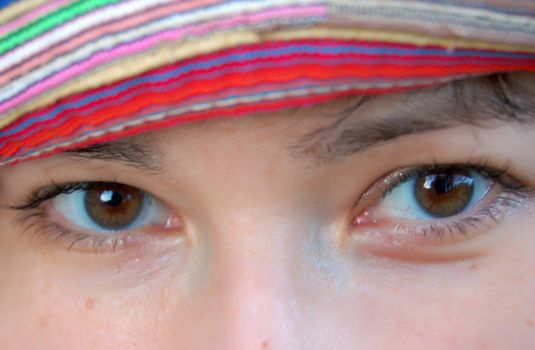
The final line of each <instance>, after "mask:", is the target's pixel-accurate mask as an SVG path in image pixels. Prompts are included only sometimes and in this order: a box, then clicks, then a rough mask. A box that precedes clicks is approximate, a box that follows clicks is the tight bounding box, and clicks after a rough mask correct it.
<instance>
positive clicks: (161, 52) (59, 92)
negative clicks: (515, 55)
mask: <svg viewBox="0 0 535 350" xmlns="http://www.w3.org/2000/svg"><path fill="white" fill-rule="evenodd" d="M322 38H329V39H341V40H344V39H346V40H349V39H353V40H354V39H362V40H372V41H381V42H394V43H405V44H414V45H436V46H441V47H445V48H451V49H454V48H461V47H462V48H467V49H493V50H500V51H525V52H535V48H534V47H526V46H517V45H506V44H496V43H489V42H481V41H474V40H467V39H448V38H436V37H432V36H423V35H416V34H414V35H412V34H406V33H396V32H386V31H376V30H369V29H356V28H329V27H308V28H303V29H292V28H288V29H284V30H278V31H271V32H257V31H254V30H235V31H227V32H218V33H215V34H212V35H211V36H209V37H204V38H195V39H193V40H187V41H182V42H171V43H164V44H161V45H159V46H158V47H156V48H155V49H153V50H151V51H148V52H143V53H141V54H139V55H135V56H130V57H128V58H126V59H123V60H119V61H115V62H111V63H110V64H106V65H103V66H101V67H99V68H98V69H96V70H93V71H89V72H87V73H86V74H83V75H80V76H77V77H76V78H75V79H73V80H72V81H69V82H68V83H66V84H64V85H62V86H60V87H58V88H56V89H52V90H51V91H48V92H47V93H46V94H43V95H39V96H37V97H36V98H34V99H32V100H30V101H29V102H27V103H25V104H23V105H21V106H19V107H17V108H14V109H12V110H10V111H9V112H8V113H6V114H4V115H3V116H1V120H0V128H3V127H4V126H6V125H8V124H10V123H11V122H13V121H15V120H16V119H17V118H19V117H20V116H22V115H24V114H26V113H28V112H30V111H33V110H37V109H39V108H42V107H46V106H48V105H51V104H53V103H54V102H56V101H58V100H59V99H61V98H64V97H67V96H69V95H72V94H76V93H79V92H83V91H87V90H89V89H92V88H97V87H99V86H103V85H106V84H111V83H113V82H116V81H119V80H122V79H125V78H129V77H133V76H136V75H139V74H142V73H144V72H146V71H149V70H151V69H154V68H157V67H161V66H163V65H166V64H170V63H173V62H177V61H181V60H185V59H188V58H191V57H195V56H200V55H204V54H209V53H212V52H216V51H219V50H223V49H228V48H233V47H238V46H242V45H249V44H255V43H260V42H264V41H272V40H278V41H287V40H295V39H322Z"/></svg>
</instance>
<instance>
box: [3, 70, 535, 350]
mask: <svg viewBox="0 0 535 350" xmlns="http://www.w3.org/2000/svg"><path fill="white" fill-rule="evenodd" d="M520 77H521V78H522V79H523V80H522V84H525V86H528V87H533V86H534V85H535V79H534V77H533V75H531V76H530V75H528V74H525V75H524V76H520ZM531 91H535V89H532V90H531ZM418 93H420V94H424V95H418ZM418 93H417V92H408V93H404V94H398V95H392V96H381V97H377V98H375V99H372V100H371V101H370V102H369V103H367V104H366V105H363V106H361V107H362V108H358V109H356V110H354V111H353V112H352V113H351V115H350V117H348V118H347V119H346V120H345V122H346V123H349V124H351V125H353V126H354V125H361V124H362V123H363V122H364V121H372V120H379V119H381V118H382V117H384V116H385V115H387V114H389V113H391V112H392V111H399V110H401V107H402V105H403V103H405V102H406V101H407V99H415V100H419V99H422V98H424V96H428V95H429V96H431V95H433V96H435V95H436V96H439V95H440V94H441V93H440V92H439V91H436V90H429V91H426V92H418ZM426 94H428V95H426ZM359 98H360V97H358V96H356V97H349V98H344V99H340V100H337V101H333V102H330V103H328V104H325V105H320V106H314V107H309V108H301V109H297V110H288V111H280V112H277V113H271V114H263V115H255V116H247V117H243V118H222V119H214V120H208V121H204V122H195V123H190V124H182V125H178V126H175V127H173V128H169V129H166V130H160V131H156V132H153V133H150V134H146V135H143V136H142V137H140V138H134V139H133V140H126V141H124V142H126V145H128V142H132V143H135V144H136V145H142V147H146V148H147V149H149V150H151V152H154V153H151V154H152V158H151V157H149V158H151V159H150V161H151V162H154V163H151V164H149V165H150V166H149V168H150V169H143V168H140V167H133V166H131V164H130V165H129V164H125V162H122V161H118V160H110V159H108V160H106V159H89V158H87V154H85V155H73V154H58V155H54V156H51V157H47V158H43V159H38V160H33V161H28V162H23V163H20V164H18V165H16V166H13V167H4V168H2V169H1V171H0V200H1V202H2V206H3V207H2V209H0V285H1V286H2V287H1V288H0V349H365V350H367V349H430V348H432V349H532V348H535V298H533V295H535V279H534V278H532V276H533V275H534V273H535V236H534V229H533V227H535V216H534V214H535V195H533V194H532V193H531V192H530V191H529V189H532V188H535V153H534V152H533V149H535V138H534V137H533V135H534V132H535V129H534V126H535V123H532V122H529V121H525V122H523V123H522V122H515V121H510V120H504V121H485V125H484V126H483V125H479V126H478V125H468V124H462V123H452V125H450V126H448V127H444V128H440V129H436V130H427V131H422V132H417V133H412V134H410V135H403V136H399V137H395V138H392V139H391V140H389V141H384V142H380V143H378V144H375V145H373V146H372V147H371V148H364V149H360V150H359V151H358V152H355V153H351V154H346V155H337V156H336V157H335V158H336V159H334V158H333V157H334V156H333V157H321V154H322V152H323V151H322V149H323V148H322V144H321V143H316V142H312V141H310V138H308V139H307V140H308V141H303V137H304V135H307V134H310V133H311V132H313V131H315V130H317V129H318V128H321V127H324V126H326V125H331V124H332V123H333V121H335V120H336V119H337V118H338V117H337V116H336V115H337V113H339V112H340V111H342V110H344V109H347V108H348V107H350V106H353V105H355V101H358V99H359ZM437 98H440V97H437ZM404 101H405V102H404ZM443 102H444V101H443ZM448 103H451V101H449V102H446V103H443V104H445V105H446V107H445V109H446V110H447V109H448V108H449V107H451V106H448ZM437 104H438V102H437ZM436 108H438V109H440V108H442V107H440V108H439V107H436ZM430 109H432V108H430ZM424 113H425V114H424ZM447 113H449V112H448V111H446V114H447ZM473 113H474V114H477V113H479V112H473ZM416 114H419V115H421V116H423V117H424V118H425V117H426V116H428V115H427V114H430V111H429V109H422V108H416ZM438 114H440V113H438V112H437V115H438ZM402 117H403V116H402ZM472 117H473V118H474V119H476V118H477V117H478V116H477V115H473V116H472ZM527 119H528V118H527V117H526V120H527ZM482 123H483V122H482ZM487 124H488V125H487ZM346 146H347V145H346ZM318 155H320V158H321V159H320V160H318V158H317V157H318ZM314 156H316V158H313V157H314ZM482 160H484V164H485V166H489V167H492V168H500V169H501V168H504V165H505V164H507V167H506V172H507V174H509V175H511V176H513V177H515V178H516V179H518V180H519V181H520V182H521V183H522V184H523V186H524V187H525V188H526V191H525V195H524V196H522V198H521V199H519V200H518V201H519V204H518V205H517V206H515V207H512V206H509V207H508V208H506V209H504V212H503V213H501V214H500V215H498V217H497V218H495V220H487V221H485V223H484V224H482V225H475V226H474V227H471V226H470V227H468V228H467V229H466V231H467V232H465V233H464V234H463V233H460V232H456V231H455V230H454V232H450V233H446V234H443V235H442V236H440V235H439V234H436V233H435V234H433V233H430V234H429V235H428V236H426V238H425V239H424V238H422V237H423V236H418V237H417V238H416V239H412V240H411V239H409V240H405V241H404V240H403V239H401V243H399V242H398V244H395V243H391V242H390V241H389V240H388V239H382V238H380V236H381V235H382V234H384V235H386V233H385V232H384V231H383V228H382V226H380V225H379V226H374V225H370V226H367V225H366V224H365V225H360V226H359V225H356V224H355V222H354V218H355V217H356V216H358V214H359V213H361V211H360V209H359V210H357V209H358V208H361V207H362V206H364V209H367V208H366V203H364V204H362V201H361V197H362V195H363V194H364V193H365V192H366V191H367V190H368V189H369V188H370V187H372V186H373V184H374V183H376V182H377V181H380V180H381V179H382V178H383V177H384V176H385V175H388V174H389V173H392V172H394V171H396V170H397V169H402V168H405V167H409V166H418V165H427V164H459V163H468V162H470V163H483V161H482ZM76 181H115V182H119V183H123V184H127V185H129V186H133V187H136V188H139V189H141V190H143V191H145V192H146V193H148V194H150V195H151V196H152V197H154V198H155V199H156V200H157V201H158V202H161V203H164V204H163V205H164V206H165V207H166V208H167V210H168V213H169V215H170V217H172V218H173V221H172V222H171V225H168V226H166V227H164V226H163V225H152V226H151V227H144V228H138V229H133V230H131V231H130V234H131V236H132V237H134V238H132V239H131V240H129V241H127V242H126V243H125V244H117V245H116V246H115V247H111V246H110V245H106V244H102V246H103V247H104V248H103V249H102V250H98V249H96V248H95V246H91V245H90V244H89V243H87V241H85V243H84V241H82V243H80V244H71V243H72V242H69V241H67V240H66V239H61V238H59V239H51V238H50V237H49V236H46V235H45V234H43V233H39V228H42V227H43V225H42V224H41V225H39V224H35V225H33V226H32V227H29V228H28V226H29V225H28V222H25V223H23V222H21V220H20V217H21V215H24V212H21V211H20V210H14V209H10V208H7V207H6V206H8V205H20V204H21V201H23V200H24V199H25V198H27V197H28V195H29V194H30V193H31V192H34V191H37V190H38V189H39V188H41V187H43V186H50V185H51V184H52V183H56V184H60V183H65V182H76ZM493 188H494V190H493V191H494V192H493V191H490V192H489V193H488V194H487V195H486V197H485V198H484V199H482V200H481V203H484V202H489V201H492V200H493V198H492V196H493V195H495V194H496V191H498V190H496V187H493ZM481 203H478V204H476V206H477V205H482V204H481ZM45 207H46V204H43V205H42V208H45ZM356 208H357V209H356ZM43 210H45V209H43ZM49 212H50V211H49ZM49 212H47V213H49ZM49 214H50V213H49ZM459 215H461V216H462V215H465V216H467V215H469V214H468V212H466V213H461V214H459ZM44 220H49V221H50V220H54V221H55V222H56V223H57V222H60V224H61V225H63V226H66V227H69V228H71V229H72V228H76V226H73V223H69V222H67V221H66V220H63V221H62V219H61V218H60V217H59V216H54V215H52V214H50V215H49V216H47V217H45V219H44ZM384 220H386V221H388V222H393V223H398V222H400V221H403V222H405V223H407V224H408V225H412V223H413V222H414V221H413V220H409V219H400V218H384ZM407 220H409V221H407ZM443 220H446V221H447V220H450V219H447V218H446V219H443ZM168 224H169V222H168ZM86 231H87V230H86ZM372 231H373V232H374V235H371V236H369V237H370V238H369V239H368V238H366V237H368V236H364V233H365V232H372ZM84 232H85V231H84ZM113 234H120V235H123V233H112V235H113ZM121 237H122V236H121ZM363 237H364V238H363ZM378 237H379V238H378ZM389 242H390V243H389ZM110 247H111V248H110Z"/></svg>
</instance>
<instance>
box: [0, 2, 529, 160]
mask: <svg viewBox="0 0 535 350" xmlns="http://www.w3.org/2000/svg"><path fill="white" fill-rule="evenodd" d="M513 3H514V5H511V4H513ZM517 70H525V71H535V2H533V1H530V0H525V1H522V0H518V1H514V2H512V1H499V0H494V1H483V0H471V1H453V0H450V1H432V0H421V1H388V0H383V1H354V0H317V1H312V0H269V1H264V0H255V1H217V0H195V1H183V0H182V1H177V0H151V1H146V0H125V1H118V0H83V1H69V0H53V1H46V0H25V1H9V0H3V1H2V0H0V165H4V164H15V163H17V162H20V161H22V160H26V159H33V158H38V157H42V156H47V155H51V154H54V153H57V152H60V151H62V150H66V149H70V148H75V147H76V148H78V147H83V146H87V145H90V144H94V143H99V142H108V141H111V140H114V139H118V138H122V137H127V136H133V135H136V134H139V133H142V132H146V131H149V130H156V129H159V128H163V127H169V126H173V125H177V124H179V123H182V122H186V121H191V120H200V119H207V118H213V117H234V116H240V115H246V114H251V113H262V112H267V111H274V110H278V109H282V108H289V107H298V106H303V105H310V104H315V103H320V102H324V101H328V100H331V99H334V98H336V97H340V96H345V95H352V94H377V93H387V92H395V91H402V90H407V89H415V88H421V87H427V86H433V85H437V84H443V83H446V82H449V81H452V80H455V79H462V78H466V77H468V76H477V75H484V74H491V73H495V72H508V71H517Z"/></svg>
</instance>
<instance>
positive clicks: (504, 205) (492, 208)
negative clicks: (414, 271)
mask: <svg viewBox="0 0 535 350" xmlns="http://www.w3.org/2000/svg"><path fill="white" fill-rule="evenodd" d="M532 194H533V191H532V190H531V189H528V188H522V189H508V188H505V189H503V190H502V191H501V193H499V194H498V195H497V196H496V197H495V198H494V199H493V202H492V203H489V204H487V205H485V206H484V207H483V208H481V209H479V210H478V211H477V212H476V213H475V214H474V215H472V216H469V217H466V218H462V219H459V220H456V221H451V222H447V223H432V224H422V225H419V226H418V225H413V226H412V227H408V226H405V225H403V224H397V225H394V231H395V233H394V235H396V236H398V237H397V238H398V239H401V240H403V239H408V240H414V239H416V240H417V239H418V237H424V238H426V239H432V238H433V237H432V236H434V238H436V239H443V238H444V237H445V236H446V235H449V236H451V238H454V237H455V235H457V234H460V235H462V236H464V237H466V236H469V235H470V233H469V229H470V228H472V229H478V228H480V227H481V226H486V225H490V222H489V220H490V221H491V222H492V223H495V224H497V223H501V222H502V220H503V218H504V217H505V216H506V215H507V212H508V211H509V210H512V209H519V208H522V207H524V206H525V205H526V201H527V200H529V199H531V198H532Z"/></svg>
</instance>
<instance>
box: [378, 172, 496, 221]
mask: <svg viewBox="0 0 535 350" xmlns="http://www.w3.org/2000/svg"><path fill="white" fill-rule="evenodd" d="M452 171H453V172H456V173H452ZM491 187H492V182H491V181H490V180H489V179H486V178H484V177H483V176H482V175H480V174H478V173H476V172H474V171H466V172H465V171H462V170H461V169H458V170H452V169H444V170H442V169H439V170H434V171H433V173H429V174H422V175H413V176H412V177H410V178H409V179H407V180H406V181H405V182H402V183H399V184H398V185H396V186H395V187H394V188H393V189H392V190H390V193H388V194H386V195H385V197H384V198H383V199H382V201H381V203H380V204H379V205H378V206H377V207H376V208H375V210H374V212H375V214H376V216H377V217H390V218H400V219H411V220H430V219H435V218H447V217H451V216H454V215H457V214H460V213H462V212H463V211H467V210H470V209H471V208H473V207H474V206H475V205H476V204H477V203H478V202H479V201H480V200H481V199H482V198H483V197H484V196H485V195H486V194H487V193H488V192H489V190H490V189H491Z"/></svg>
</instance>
